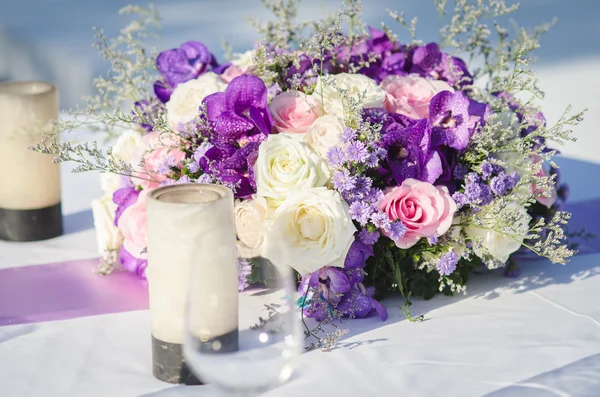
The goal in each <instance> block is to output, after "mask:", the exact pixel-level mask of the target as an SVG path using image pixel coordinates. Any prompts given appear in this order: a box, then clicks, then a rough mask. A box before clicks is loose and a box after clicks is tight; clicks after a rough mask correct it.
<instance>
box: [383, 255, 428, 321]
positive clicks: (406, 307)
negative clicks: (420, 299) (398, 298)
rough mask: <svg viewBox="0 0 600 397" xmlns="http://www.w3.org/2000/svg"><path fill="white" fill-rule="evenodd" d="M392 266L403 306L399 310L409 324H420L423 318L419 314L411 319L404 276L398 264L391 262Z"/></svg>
mask: <svg viewBox="0 0 600 397" xmlns="http://www.w3.org/2000/svg"><path fill="white" fill-rule="evenodd" d="M390 264H391V266H392V269H393V271H394V278H395V279H396V283H397V284H398V290H400V294H401V295H402V298H403V299H404V305H402V306H400V310H402V313H404V315H405V316H406V319H407V320H408V321H410V322H411V323H418V322H421V321H423V320H424V319H425V317H424V316H423V315H422V314H421V315H420V316H418V317H413V316H412V315H411V314H410V305H411V303H410V300H408V298H409V296H410V293H408V294H407V291H406V290H405V285H404V284H405V282H406V280H405V279H404V276H403V274H402V271H401V270H400V264H397V263H394V262H393V261H392V263H390Z"/></svg>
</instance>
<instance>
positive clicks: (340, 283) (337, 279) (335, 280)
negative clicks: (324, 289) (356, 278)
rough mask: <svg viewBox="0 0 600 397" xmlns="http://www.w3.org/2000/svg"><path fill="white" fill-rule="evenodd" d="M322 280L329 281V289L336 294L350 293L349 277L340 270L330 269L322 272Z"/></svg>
mask: <svg viewBox="0 0 600 397" xmlns="http://www.w3.org/2000/svg"><path fill="white" fill-rule="evenodd" d="M320 277H321V279H323V278H326V279H328V280H329V289H330V290H331V292H333V293H334V294H345V293H346V292H348V291H350V282H349V281H348V277H347V276H346V274H344V272H343V271H342V270H340V269H337V268H334V267H328V268H325V269H323V270H322V271H321V276H320Z"/></svg>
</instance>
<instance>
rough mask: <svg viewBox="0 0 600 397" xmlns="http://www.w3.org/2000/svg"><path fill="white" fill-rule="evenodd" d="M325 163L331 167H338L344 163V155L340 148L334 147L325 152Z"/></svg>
mask: <svg viewBox="0 0 600 397" xmlns="http://www.w3.org/2000/svg"><path fill="white" fill-rule="evenodd" d="M327 161H328V162H329V164H330V165H331V166H332V167H335V168H337V167H340V166H342V164H344V162H345V161H346V155H345V153H344V151H343V150H342V148H340V147H338V146H336V147H333V148H331V149H329V151H328V152H327Z"/></svg>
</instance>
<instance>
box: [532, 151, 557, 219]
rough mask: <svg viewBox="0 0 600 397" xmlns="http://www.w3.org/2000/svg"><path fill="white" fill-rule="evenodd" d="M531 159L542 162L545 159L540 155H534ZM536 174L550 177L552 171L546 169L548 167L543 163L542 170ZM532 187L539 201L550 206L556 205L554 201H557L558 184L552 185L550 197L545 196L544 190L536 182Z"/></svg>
mask: <svg viewBox="0 0 600 397" xmlns="http://www.w3.org/2000/svg"><path fill="white" fill-rule="evenodd" d="M531 159H532V160H533V162H534V163H540V162H542V161H543V160H542V158H541V157H540V156H538V155H532V156H531ZM535 176H538V177H543V176H546V177H549V176H550V173H549V172H548V171H546V168H544V164H541V166H540V170H539V171H538V172H537V173H536V174H535ZM531 188H532V189H533V194H534V195H535V199H536V200H537V202H538V203H540V204H542V205H545V206H546V207H548V208H551V207H552V206H553V205H554V203H556V186H553V187H552V193H551V194H550V197H546V196H543V195H542V190H541V189H538V188H537V186H535V183H534V184H532V185H531Z"/></svg>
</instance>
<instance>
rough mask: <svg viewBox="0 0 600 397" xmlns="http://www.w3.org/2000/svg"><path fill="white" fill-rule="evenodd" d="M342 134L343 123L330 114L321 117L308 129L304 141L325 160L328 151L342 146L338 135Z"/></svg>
mask: <svg viewBox="0 0 600 397" xmlns="http://www.w3.org/2000/svg"><path fill="white" fill-rule="evenodd" d="M343 132H344V123H342V120H340V118H339V117H336V116H334V115H331V114H327V115H325V116H321V117H319V118H318V119H316V120H315V122H314V123H313V124H312V125H311V126H310V127H309V129H308V131H307V132H306V136H305V137H304V140H305V141H306V143H307V144H308V147H310V148H311V149H312V150H314V151H315V152H317V153H319V155H321V157H323V158H324V159H327V152H329V149H331V148H333V147H336V146H342V143H341V141H340V135H341V134H342V133H343Z"/></svg>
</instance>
